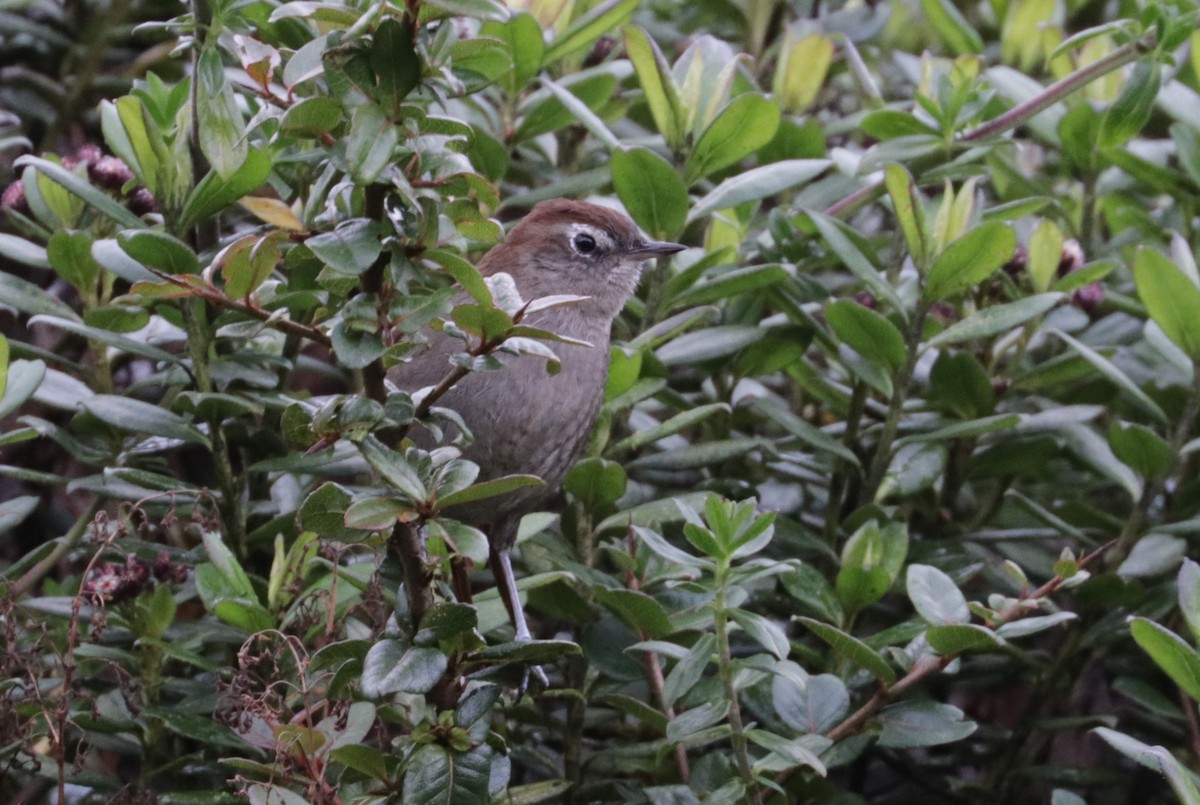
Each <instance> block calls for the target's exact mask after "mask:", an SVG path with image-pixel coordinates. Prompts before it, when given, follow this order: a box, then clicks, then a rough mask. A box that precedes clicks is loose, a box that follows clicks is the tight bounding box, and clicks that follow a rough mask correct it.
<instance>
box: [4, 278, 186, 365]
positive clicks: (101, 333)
mask: <svg viewBox="0 0 1200 805" xmlns="http://www.w3.org/2000/svg"><path fill="white" fill-rule="evenodd" d="M2 278H3V275H0V279H2ZM0 287H3V282H0ZM29 321H30V323H32V324H36V323H44V324H49V325H51V326H52V327H57V328H58V329H60V330H66V331H67V332H69V333H75V334H76V335H81V336H83V337H84V338H88V339H91V340H92V341H98V342H99V343H101V344H108V345H109V346H110V347H115V348H116V349H119V350H121V351H122V352H128V353H129V354H130V355H141V356H142V357H143V358H149V359H150V360H153V361H162V362H164V363H171V364H174V363H179V361H180V356H179V355H175V354H172V353H170V352H167V351H166V350H163V349H159V348H158V347H152V346H150V345H149V344H146V343H143V342H141V341H135V340H134V339H132V338H126V337H125V336H123V335H117V334H116V333H111V332H109V331H108V330H101V329H98V328H96V327H89V326H87V325H86V324H83V323H81V322H78V321H71V320H68V319H62V318H58V317H56V316H46V315H39V316H35V317H33V318H32V319H30V320H29Z"/></svg>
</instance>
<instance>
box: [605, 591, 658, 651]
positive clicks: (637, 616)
mask: <svg viewBox="0 0 1200 805" xmlns="http://www.w3.org/2000/svg"><path fill="white" fill-rule="evenodd" d="M596 601H597V602H599V603H600V605H601V606H604V607H606V608H607V609H608V610H609V611H611V612H612V613H613V614H614V615H616V616H617V617H619V618H620V619H621V620H623V621H625V623H627V624H629V625H630V626H631V627H633V628H634V629H636V630H637V631H638V632H639V633H641V635H642V636H643V639H645V638H647V637H650V638H659V637H664V636H666V635H669V634H671V633H672V632H674V631H675V628H674V627H673V626H672V625H671V620H670V618H668V617H667V612H666V610H665V609H663V606H662V604H660V603H658V601H656V600H654V599H653V598H651V597H650V596H648V595H646V594H645V593H643V592H640V591H638V590H605V589H598V590H596Z"/></svg>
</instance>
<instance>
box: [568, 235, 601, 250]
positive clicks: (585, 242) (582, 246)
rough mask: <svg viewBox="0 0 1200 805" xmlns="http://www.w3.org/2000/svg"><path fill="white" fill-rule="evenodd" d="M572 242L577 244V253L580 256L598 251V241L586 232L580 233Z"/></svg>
mask: <svg viewBox="0 0 1200 805" xmlns="http://www.w3.org/2000/svg"><path fill="white" fill-rule="evenodd" d="M571 242H572V243H573V244H575V251H577V252H579V253H580V254H591V253H592V252H594V251H596V239H595V238H594V237H592V236H591V235H589V234H587V233H586V232H580V233H579V234H578V235H576V236H575V237H574V238H572V239H571Z"/></svg>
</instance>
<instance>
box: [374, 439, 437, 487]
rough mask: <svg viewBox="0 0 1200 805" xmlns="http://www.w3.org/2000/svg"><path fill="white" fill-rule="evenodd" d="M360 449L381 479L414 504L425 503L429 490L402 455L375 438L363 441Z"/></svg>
mask: <svg viewBox="0 0 1200 805" xmlns="http://www.w3.org/2000/svg"><path fill="white" fill-rule="evenodd" d="M358 449H359V450H361V451H362V454H363V458H365V459H366V460H367V463H368V464H370V465H371V466H372V467H373V468H374V469H375V471H376V472H378V473H379V475H380V477H381V478H382V479H383V480H384V481H386V482H387V483H388V484H390V485H391V486H392V487H394V488H395V489H397V490H398V491H399V492H400V493H401V494H402V495H404V496H405V497H407V498H408V499H409V500H411V501H412V502H414V503H420V502H423V501H424V500H425V499H426V498H427V497H428V496H429V490H427V489H426V488H425V484H424V483H422V481H421V477H420V475H418V474H417V471H416V470H415V469H413V467H412V465H410V464H409V463H408V461H407V460H406V458H405V457H404V456H402V455H400V453H398V452H396V451H395V450H392V449H391V448H389V447H387V446H386V445H384V443H383V442H381V441H379V439H377V438H376V437H375V436H368V437H367V438H365V439H363V440H362V441H361V442H360V443H359V445H358Z"/></svg>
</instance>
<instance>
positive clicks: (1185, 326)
mask: <svg viewBox="0 0 1200 805" xmlns="http://www.w3.org/2000/svg"><path fill="white" fill-rule="evenodd" d="M1133 280H1134V282H1135V283H1136V284H1137V290H1138V296H1140V297H1141V298H1142V303H1143V304H1145V305H1146V311H1147V312H1148V313H1149V314H1150V318H1152V319H1154V321H1155V323H1157V324H1158V326H1159V327H1161V328H1162V330H1163V332H1164V333H1166V334H1167V337H1168V338H1170V339H1171V340H1172V341H1174V342H1175V343H1176V344H1178V345H1179V346H1180V347H1181V348H1182V349H1183V351H1184V352H1186V353H1187V355H1188V357H1189V358H1191V359H1192V360H1193V361H1195V360H1196V359H1197V358H1200V288H1197V287H1196V285H1195V283H1193V282H1192V281H1191V280H1190V279H1188V277H1187V275H1186V274H1184V273H1183V272H1182V271H1181V270H1180V269H1178V268H1177V267H1176V266H1175V265H1174V264H1173V263H1172V262H1171V261H1170V260H1168V259H1167V258H1166V257H1165V256H1163V255H1162V254H1161V253H1159V252H1157V251H1154V250H1153V249H1140V250H1139V251H1138V253H1137V256H1136V257H1134V259H1133Z"/></svg>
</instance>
